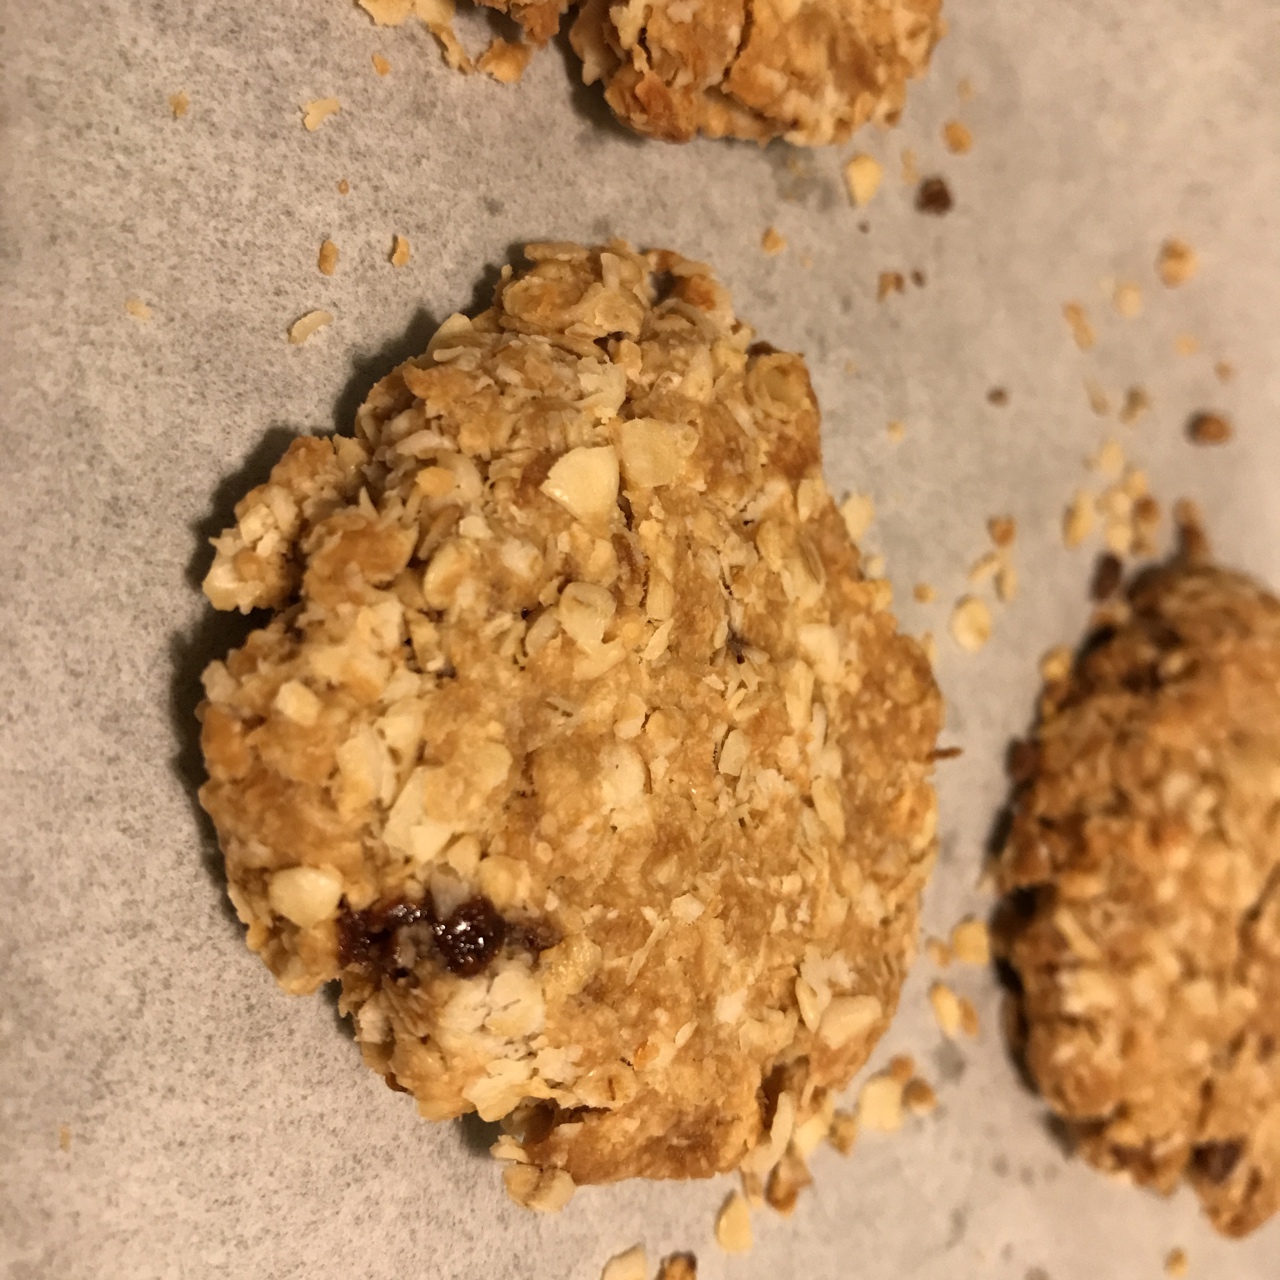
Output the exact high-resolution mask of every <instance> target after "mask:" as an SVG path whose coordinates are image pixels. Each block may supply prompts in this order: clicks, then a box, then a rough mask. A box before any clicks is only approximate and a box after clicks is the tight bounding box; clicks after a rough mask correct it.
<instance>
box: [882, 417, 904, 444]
mask: <svg viewBox="0 0 1280 1280" xmlns="http://www.w3.org/2000/svg"><path fill="white" fill-rule="evenodd" d="M885 431H886V434H887V435H888V437H889V439H890V440H891V441H893V443H894V444H900V443H901V442H902V441H903V440H904V439H905V438H906V435H907V424H906V423H905V422H899V421H898V420H897V419H896V418H895V419H894V420H893V421H892V422H891V423H889V425H888V427H887V428H886V429H885Z"/></svg>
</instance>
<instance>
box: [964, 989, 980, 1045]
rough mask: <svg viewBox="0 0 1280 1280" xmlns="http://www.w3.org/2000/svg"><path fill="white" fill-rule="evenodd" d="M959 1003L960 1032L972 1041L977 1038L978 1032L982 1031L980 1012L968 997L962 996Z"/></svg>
mask: <svg viewBox="0 0 1280 1280" xmlns="http://www.w3.org/2000/svg"><path fill="white" fill-rule="evenodd" d="M959 1003H960V1030H961V1031H963V1032H964V1033H965V1035H967V1036H968V1037H969V1039H970V1040H974V1039H976V1038H977V1035H978V1032H979V1031H981V1030H982V1024H981V1022H979V1020H978V1010H977V1008H976V1007H975V1006H974V1003H973V1001H972V1000H970V999H969V997H968V996H961V997H960V1002H959Z"/></svg>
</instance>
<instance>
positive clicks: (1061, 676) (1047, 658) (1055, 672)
mask: <svg viewBox="0 0 1280 1280" xmlns="http://www.w3.org/2000/svg"><path fill="white" fill-rule="evenodd" d="M1071 656H1072V655H1071V649H1070V648H1069V647H1068V646H1067V645H1065V644H1059V645H1055V646H1054V647H1053V648H1052V649H1050V650H1049V651H1048V652H1047V653H1045V654H1044V655H1042V656H1041V658H1040V678H1041V679H1042V680H1043V681H1044V682H1045V683H1046V684H1058V683H1059V682H1060V681H1063V680H1065V679H1066V678H1067V677H1068V676H1069V675H1070V674H1071Z"/></svg>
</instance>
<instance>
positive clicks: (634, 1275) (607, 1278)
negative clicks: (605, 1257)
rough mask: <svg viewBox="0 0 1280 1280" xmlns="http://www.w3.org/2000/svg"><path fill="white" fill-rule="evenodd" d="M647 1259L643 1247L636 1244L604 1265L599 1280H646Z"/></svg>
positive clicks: (647, 1271)
mask: <svg viewBox="0 0 1280 1280" xmlns="http://www.w3.org/2000/svg"><path fill="white" fill-rule="evenodd" d="M648 1277H649V1258H648V1256H647V1255H646V1253H645V1251H644V1245H642V1244H637V1245H634V1246H633V1247H632V1248H630V1249H628V1250H627V1251H626V1252H625V1253H619V1254H617V1255H616V1256H615V1257H612V1258H610V1259H609V1261H608V1262H606V1263H605V1264H604V1270H602V1271H601V1272H600V1280H648Z"/></svg>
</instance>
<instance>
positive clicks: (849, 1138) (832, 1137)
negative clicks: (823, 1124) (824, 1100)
mask: <svg viewBox="0 0 1280 1280" xmlns="http://www.w3.org/2000/svg"><path fill="white" fill-rule="evenodd" d="M827 1141H828V1142H829V1143H830V1144H831V1145H832V1146H833V1147H835V1149H836V1150H837V1151H838V1152H839V1153H840V1154H841V1155H842V1156H847V1155H848V1154H849V1153H850V1152H851V1151H852V1150H853V1148H854V1146H855V1145H856V1143H857V1141H858V1117H857V1116H855V1115H854V1114H853V1112H852V1111H837V1112H836V1113H835V1115H833V1116H832V1117H831V1128H830V1129H828V1130H827Z"/></svg>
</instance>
